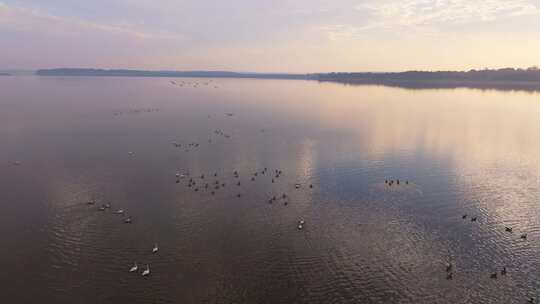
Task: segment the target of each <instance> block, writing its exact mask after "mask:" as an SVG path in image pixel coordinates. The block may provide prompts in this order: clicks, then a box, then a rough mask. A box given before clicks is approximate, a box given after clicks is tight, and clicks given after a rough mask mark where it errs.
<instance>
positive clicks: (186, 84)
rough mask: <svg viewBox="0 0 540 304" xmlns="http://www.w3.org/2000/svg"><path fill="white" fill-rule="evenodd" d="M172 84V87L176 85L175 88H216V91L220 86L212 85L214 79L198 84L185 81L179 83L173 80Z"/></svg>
mask: <svg viewBox="0 0 540 304" xmlns="http://www.w3.org/2000/svg"><path fill="white" fill-rule="evenodd" d="M171 84H172V85H175V86H179V87H184V86H185V87H193V88H197V87H199V86H212V85H213V86H214V89H217V88H218V86H217V85H214V84H213V83H212V79H209V80H208V81H202V82H198V81H193V82H191V81H185V80H180V81H178V82H176V81H174V80H171Z"/></svg>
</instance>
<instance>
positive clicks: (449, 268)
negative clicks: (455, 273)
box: [446, 262, 454, 272]
mask: <svg viewBox="0 0 540 304" xmlns="http://www.w3.org/2000/svg"><path fill="white" fill-rule="evenodd" d="M453 267H454V265H452V263H450V262H448V263H446V272H450V271H452V268H453Z"/></svg>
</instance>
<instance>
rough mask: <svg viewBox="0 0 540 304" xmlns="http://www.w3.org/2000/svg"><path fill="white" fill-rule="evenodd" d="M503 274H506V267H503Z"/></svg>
mask: <svg viewBox="0 0 540 304" xmlns="http://www.w3.org/2000/svg"><path fill="white" fill-rule="evenodd" d="M501 275H506V267H503V268H502V270H501Z"/></svg>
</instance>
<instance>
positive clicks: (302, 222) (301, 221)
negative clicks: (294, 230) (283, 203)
mask: <svg viewBox="0 0 540 304" xmlns="http://www.w3.org/2000/svg"><path fill="white" fill-rule="evenodd" d="M305 223H306V221H304V220H303V219H300V220H299V221H298V224H300V225H304V224H305Z"/></svg>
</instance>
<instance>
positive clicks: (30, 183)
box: [0, 77, 540, 303]
mask: <svg viewBox="0 0 540 304" xmlns="http://www.w3.org/2000/svg"><path fill="white" fill-rule="evenodd" d="M171 80H172V79H165V78H162V79H145V78H140V79H134V78H52V77H51V78H39V77H5V78H0V92H2V93H1V98H0V109H1V111H0V143H1V147H2V148H1V149H0V168H1V172H2V174H0V231H1V234H2V237H1V239H2V246H0V266H1V273H2V275H0V286H2V299H3V300H2V302H4V303H32V302H37V301H38V300H39V301H40V302H42V303H525V302H526V301H527V299H528V298H529V297H536V298H537V299H538V297H539V292H538V290H539V288H540V206H539V203H540V196H539V194H540V132H539V130H540V95H539V94H537V93H527V92H512V91H506V92H500V91H481V90H474V89H442V90H408V89H399V88H386V87H378V86H358V87H353V86H343V85H339V84H330V83H317V82H308V81H281V80H279V81H274V80H233V79H215V80H211V82H210V83H209V84H208V85H205V84H204V83H205V82H207V81H208V80H206V79H202V80H201V79H199V80H197V79H183V80H182V79H180V80H175V81H176V83H177V85H174V84H172V83H171ZM182 81H184V82H189V84H185V85H183V86H180V85H178V84H179V83H181V82H182ZM195 82H198V83H199V85H198V86H196V87H195V86H194V85H193V83H195ZM153 109H156V110H153ZM149 110H151V111H149ZM227 113H230V114H232V115H227ZM215 130H221V132H223V133H224V134H227V135H230V136H229V137H225V136H223V135H221V133H220V132H218V133H219V134H216V132H215ZM173 141H176V142H177V143H179V144H181V145H182V147H181V148H177V147H175V146H174V145H173V144H172V142H173ZM189 143H198V146H197V147H190V146H188V145H187V144H189ZM186 148H187V149H186ZM129 152H132V153H131V154H130V153H129ZM265 167H266V168H268V173H266V174H262V170H263V169H264V168H265ZM276 169H277V170H282V171H283V173H282V174H281V176H280V177H279V178H275V177H274V172H275V171H274V170H276ZM234 170H237V171H238V172H239V176H240V177H239V178H235V177H234V176H233V174H232V173H233V171H234ZM176 172H181V173H185V174H188V173H189V174H190V176H189V177H187V178H184V179H181V180H180V182H179V183H176V177H175V174H176ZM255 172H258V175H257V176H254V173H255ZM216 173H217V177H214V174H216ZM270 173H272V174H270ZM202 174H205V178H204V179H201V178H200V175H202ZM190 177H191V178H193V179H194V181H195V182H196V184H195V185H194V186H192V187H188V183H189V178H190ZM252 177H253V178H254V179H255V180H254V181H252V180H251V178H252ZM273 177H274V179H275V182H274V183H272V182H271V179H272V178H273ZM385 179H400V180H401V184H400V185H399V186H398V185H395V184H394V185H393V186H387V185H385ZM216 180H217V181H219V183H220V184H222V183H225V187H223V186H220V188H219V189H214V185H215V181H216ZM405 180H408V181H409V184H408V185H407V184H404V182H403V181H405ZM238 181H240V182H241V185H240V186H237V184H236V183H237V182H238ZM205 183H209V184H210V187H209V189H208V190H206V189H205V188H204V184H205ZM296 183H299V184H301V187H300V189H296V187H295V184H296ZM310 184H312V185H313V188H310V187H309V185H310ZM195 188H198V191H195ZM210 191H215V194H214V195H212V194H211V193H210ZM284 193H285V194H286V195H287V198H286V199H282V198H281V196H282V194H284ZM237 194H241V196H240V197H237ZM273 196H276V197H277V199H276V200H275V201H273V202H272V203H271V204H270V203H269V202H268V201H269V199H270V198H272V197H273ZM90 200H96V204H95V205H88V204H87V202H88V201H90ZM285 202H287V204H285ZM104 203H110V204H111V205H112V208H111V209H109V210H107V211H98V208H99V206H100V205H101V204H104ZM120 208H122V209H124V210H125V214H124V215H119V214H115V213H114V211H115V210H117V209H120ZM463 214H467V215H468V217H467V218H466V219H462V215H463ZM128 216H130V217H131V218H132V220H133V222H132V223H131V224H124V223H123V220H124V219H125V218H126V217H128ZM472 216H476V217H477V218H478V220H477V222H471V221H470V217H472ZM300 219H304V220H305V221H306V224H305V225H304V229H302V230H298V229H297V224H298V221H299V220H300ZM506 226H509V227H512V228H513V232H512V233H509V232H506V231H505V227H506ZM522 233H527V235H528V238H527V240H523V239H520V234H522ZM154 243H157V244H158V245H159V252H158V253H157V254H152V252H151V251H152V247H153V245H154ZM135 261H136V262H137V263H138V265H139V268H140V269H139V272H138V273H130V272H129V271H128V270H129V268H130V267H131V266H132V265H133V263H134V262H135ZM449 261H450V262H452V264H453V265H454V267H453V279H452V280H447V273H446V271H445V264H446V263H447V262H449ZM147 264H148V265H150V269H151V274H150V276H148V277H142V276H141V270H142V269H143V268H144V267H145V266H146V265H147ZM502 267H506V268H507V270H508V274H507V275H506V276H501V275H500V273H499V275H498V278H497V279H492V278H490V274H491V273H492V272H496V271H500V270H501V269H502Z"/></svg>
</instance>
